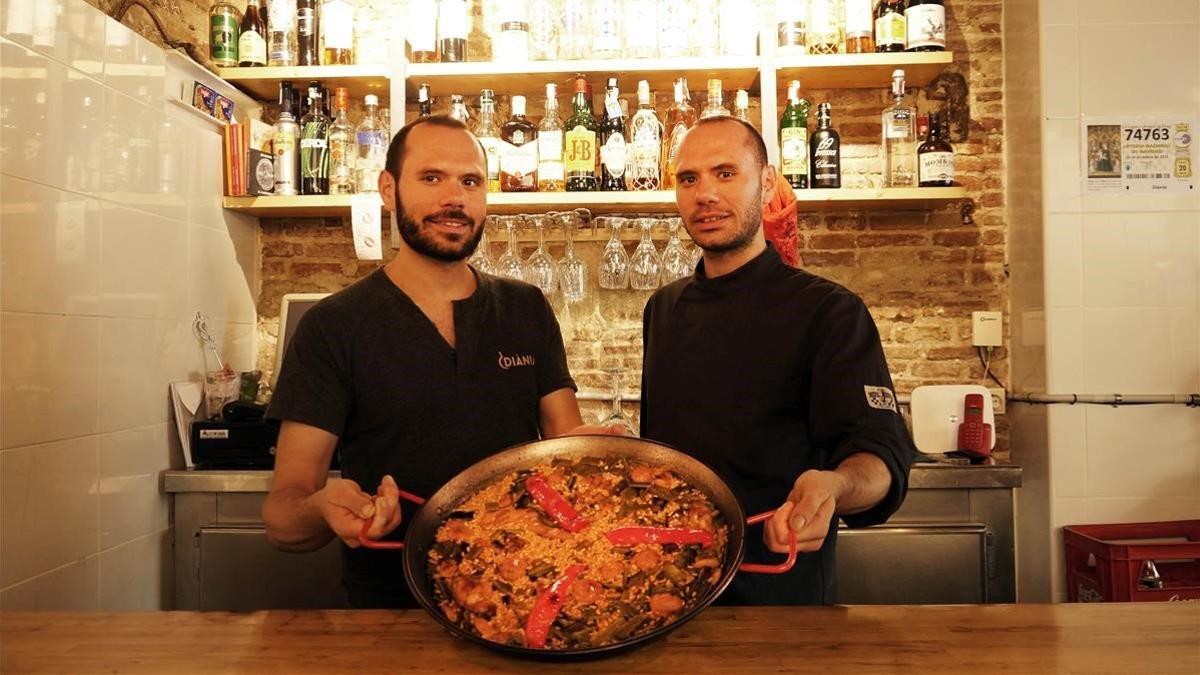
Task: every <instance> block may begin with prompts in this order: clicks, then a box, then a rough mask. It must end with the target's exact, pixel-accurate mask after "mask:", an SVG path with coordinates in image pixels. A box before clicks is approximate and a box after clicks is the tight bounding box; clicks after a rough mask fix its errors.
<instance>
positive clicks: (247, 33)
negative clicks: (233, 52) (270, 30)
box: [238, 0, 267, 68]
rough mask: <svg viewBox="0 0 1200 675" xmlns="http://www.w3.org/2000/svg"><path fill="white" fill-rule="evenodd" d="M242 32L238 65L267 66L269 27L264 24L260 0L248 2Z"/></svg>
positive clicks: (245, 66) (239, 42) (249, 0)
mask: <svg viewBox="0 0 1200 675" xmlns="http://www.w3.org/2000/svg"><path fill="white" fill-rule="evenodd" d="M241 30H242V34H241V35H240V36H239V37H238V65H239V66H241V67H243V68H249V67H251V66H265V65H267V27H266V25H264V24H263V20H262V12H261V11H260V8H259V6H258V0H246V13H245V14H243V15H242V26H241Z"/></svg>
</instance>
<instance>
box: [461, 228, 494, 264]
mask: <svg viewBox="0 0 1200 675" xmlns="http://www.w3.org/2000/svg"><path fill="white" fill-rule="evenodd" d="M495 223H496V217H495V216H488V217H487V218H485V219H484V221H483V233H482V234H481V235H480V236H479V246H477V247H476V248H475V252H474V253H473V254H471V257H470V258H469V259H468V260H467V263H468V264H470V265H471V267H474V268H475V269H477V270H479V271H480V272H483V273H484V274H496V263H495V261H493V260H492V256H491V251H490V250H489V249H490V248H491V245H490V242H488V233H487V231H488V227H489V226H494V225H495Z"/></svg>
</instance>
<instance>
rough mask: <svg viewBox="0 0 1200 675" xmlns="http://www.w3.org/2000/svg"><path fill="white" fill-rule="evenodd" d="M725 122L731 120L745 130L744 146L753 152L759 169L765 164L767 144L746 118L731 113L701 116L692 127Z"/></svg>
mask: <svg viewBox="0 0 1200 675" xmlns="http://www.w3.org/2000/svg"><path fill="white" fill-rule="evenodd" d="M726 122H733V123H735V124H737V125H739V126H741V127H742V128H743V129H745V130H746V139H745V144H746V147H747V148H749V149H750V152H752V153H754V160H755V163H757V164H758V168H760V169H761V168H762V167H764V166H766V165H767V144H766V143H765V142H764V141H763V138H762V135H761V134H759V133H758V129H755V128H754V125H753V124H750V123H749V122H747V121H746V120H744V119H741V118H740V117H733V116H731V115H720V116H717V117H702V118H700V120H698V121H697V122H696V124H695V125H694V126H693V127H692V128H693V129H695V128H696V127H700V126H708V125H712V124H724V123H726Z"/></svg>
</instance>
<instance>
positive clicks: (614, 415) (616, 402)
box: [600, 369, 637, 436]
mask: <svg viewBox="0 0 1200 675" xmlns="http://www.w3.org/2000/svg"><path fill="white" fill-rule="evenodd" d="M609 375H610V377H611V378H612V411H611V412H609V414H608V415H607V416H605V417H604V419H602V420H600V425H601V426H606V427H611V426H621V427H624V428H625V430H626V431H627V432H628V433H629V435H630V436H637V430H636V429H634V428H633V422H631V421H630V420H629V418H628V417H626V416H625V413H624V412H623V411H622V410H621V370H620V369H617V370H610V371H609Z"/></svg>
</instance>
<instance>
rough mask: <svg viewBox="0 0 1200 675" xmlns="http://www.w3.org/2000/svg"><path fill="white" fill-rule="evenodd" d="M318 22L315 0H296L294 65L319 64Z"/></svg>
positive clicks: (319, 36)
mask: <svg viewBox="0 0 1200 675" xmlns="http://www.w3.org/2000/svg"><path fill="white" fill-rule="evenodd" d="M320 28H321V26H320V22H319V18H318V15H317V0H296V65H300V66H319V65H321V59H320V57H319V56H318V55H317V46H318V45H319V44H320V40H321V33H320Z"/></svg>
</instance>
